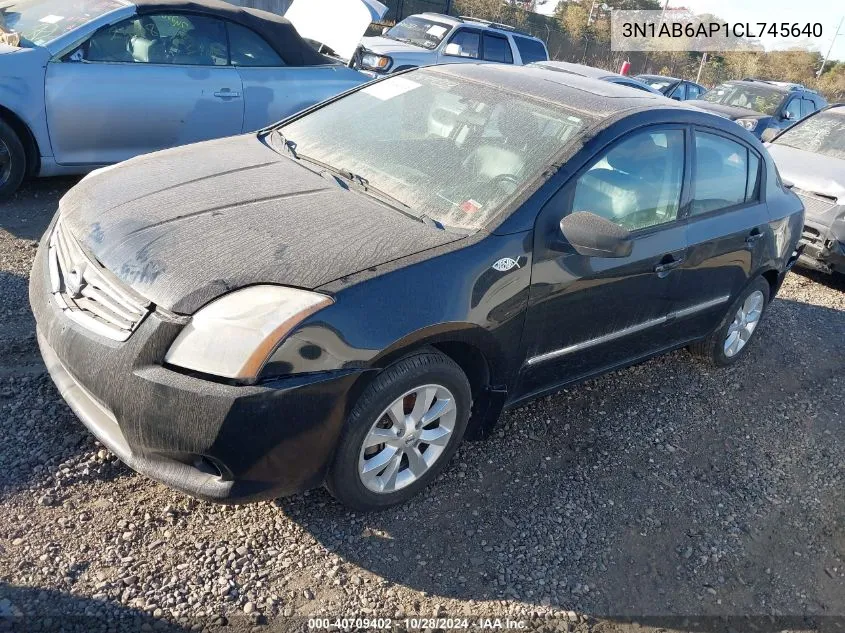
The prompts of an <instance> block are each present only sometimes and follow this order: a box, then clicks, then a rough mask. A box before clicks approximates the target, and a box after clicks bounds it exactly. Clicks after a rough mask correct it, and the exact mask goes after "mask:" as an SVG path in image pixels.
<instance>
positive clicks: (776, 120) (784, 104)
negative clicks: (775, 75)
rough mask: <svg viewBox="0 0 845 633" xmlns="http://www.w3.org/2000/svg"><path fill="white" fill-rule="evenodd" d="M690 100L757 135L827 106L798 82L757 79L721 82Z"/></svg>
mask: <svg viewBox="0 0 845 633" xmlns="http://www.w3.org/2000/svg"><path fill="white" fill-rule="evenodd" d="M691 103H692V104H693V105H695V106H697V107H699V108H702V109H704V110H707V111H709V112H713V113H714V114H718V115H720V116H723V117H725V118H728V119H730V120H731V121H734V122H736V123H738V124H739V125H741V126H742V127H744V128H745V129H746V130H748V131H749V132H751V133H752V134H753V135H754V136H756V137H757V138H760V137H761V136H762V135H763V132H765V131H766V130H767V129H769V128H774V129H776V130H783V129H785V128H787V127H789V126H790V125H792V124H794V123H795V122H796V121H799V120H801V119H802V118H804V117H805V116H807V115H809V114H812V113H813V112H815V111H816V110H819V109H821V108H823V107H824V106H826V105H827V101H825V99H824V97H822V96H821V95H820V94H818V93H817V92H814V91H813V90H809V89H807V88H804V87H803V86H799V85H798V84H786V83H780V82H772V81H761V80H758V79H743V80H741V81H728V82H725V83H723V84H719V85H718V86H716V87H715V88H713V89H712V90H710V91H708V92H706V93H705V94H704V95H703V96H702V97H700V98H699V99H696V100H695V101H692V102H691Z"/></svg>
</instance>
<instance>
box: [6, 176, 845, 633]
mask: <svg viewBox="0 0 845 633" xmlns="http://www.w3.org/2000/svg"><path fill="white" fill-rule="evenodd" d="M70 185H72V181H64V180H59V181H43V182H39V183H37V184H33V185H29V186H28V187H27V188H26V189H25V190H24V191H23V192H22V193H21V194H19V196H18V197H17V199H15V200H14V201H12V202H11V203H5V204H2V205H0V431H2V440H0V630H3V629H4V627H5V628H13V629H20V630H55V629H57V628H60V627H65V628H67V629H68V630H79V631H93V630H113V631H128V630H159V629H166V630H178V631H183V630H184V631H188V630H200V629H202V628H203V627H205V628H211V629H214V630H218V629H219V630H224V631H227V630H246V629H248V628H250V627H252V626H258V627H259V629H260V630H268V629H273V630H290V629H293V628H301V629H306V628H308V621H307V620H306V619H303V617H304V616H313V615H325V616H331V618H335V617H349V616H361V617H367V616H369V617H373V616H383V617H390V618H394V622H393V624H397V620H400V622H398V624H400V625H403V626H404V625H405V622H404V618H405V617H412V616H413V617H419V616H425V617H430V616H434V615H438V614H439V615H449V616H461V617H467V618H469V620H468V625H469V626H470V627H472V626H473V624H474V623H476V624H477V623H478V620H479V619H480V618H494V617H499V618H510V619H511V620H513V621H517V622H525V621H528V620H529V619H531V620H530V626H529V628H535V629H536V628H547V629H549V630H577V631H587V630H590V631H621V630H626V631H627V630H653V629H659V628H660V627H663V629H662V630H672V631H674V630H678V631H680V630H684V631H687V630H689V631H693V630H694V631H704V630H720V631H721V630H725V631H729V630H733V631H738V632H740V633H742V632H744V631H751V630H756V631H780V630H785V629H788V630H794V631H809V630H830V631H843V630H845V407H844V406H843V405H844V404H845V284H842V283H838V284H837V283H836V282H833V281H831V280H830V279H825V278H821V277H818V276H811V275H799V274H791V275H790V276H789V277H788V279H787V281H786V283H785V285H784V288H783V290H782V292H781V294H780V296H779V298H778V299H777V300H776V301H775V302H774V303H773V304H772V306H771V309H770V311H769V312H768V314H767V317H766V319H765V320H764V323H763V325H762V326H761V331H760V337H759V339H758V340H757V342H756V345H755V346H754V348H753V350H751V353H750V354H749V356H748V357H747V358H746V359H745V360H744V361H743V362H742V363H740V364H738V365H737V366H735V367H733V368H731V369H728V370H722V371H714V370H712V369H710V368H708V367H707V366H705V365H703V364H701V363H699V362H697V361H694V360H693V359H692V358H691V357H690V356H689V355H688V354H687V353H686V352H683V351H679V352H676V353H673V354H670V355H668V356H666V357H663V358H659V359H656V360H653V361H651V362H648V363H646V364H644V365H641V366H638V367H634V368H631V369H627V370H624V371H619V372H615V373H613V374H611V375H608V376H605V377H602V378H600V379H597V380H593V381H590V382H587V383H584V384H582V385H579V386H576V387H573V388H571V389H568V390H564V391H561V392H560V393H558V394H556V395H554V396H551V397H547V398H544V399H543V400H541V401H538V402H535V403H533V404H531V405H530V406H527V407H523V408H520V409H517V410H514V411H511V412H509V413H507V414H506V415H505V416H504V418H503V420H502V421H501V424H500V427H499V429H498V432H497V434H496V435H495V437H493V438H492V439H490V440H488V441H486V442H482V443H471V444H467V445H465V447H464V448H462V449H461V451H460V453H459V454H458V457H457V459H456V461H455V462H454V463H453V464H452V466H451V467H450V468H449V469H448V470H447V472H446V473H445V474H444V475H443V476H441V477H440V479H439V480H438V481H437V482H436V484H435V485H434V486H432V487H430V488H429V490H428V491H427V493H426V494H424V495H423V496H422V497H421V498H418V499H416V500H415V501H413V502H411V503H409V504H407V505H405V506H403V507H400V508H396V509H393V510H390V511H386V512H383V513H380V514H372V515H360V514H354V513H350V512H347V511H346V510H344V509H343V508H341V507H339V506H338V505H337V504H336V503H334V502H333V500H332V499H331V498H330V497H329V496H328V494H327V493H325V492H324V491H322V490H318V491H314V492H311V493H309V494H305V495H301V496H298V497H294V498H288V499H281V500H278V501H276V502H273V503H262V504H258V505H252V506H246V507H237V508H226V507H220V506H214V505H210V504H205V503H200V502H196V501H192V500H189V499H187V498H186V497H184V496H182V495H180V494H177V493H175V492H172V491H170V490H168V489H167V488H165V487H164V486H161V485H159V484H157V483H154V482H152V481H150V480H148V479H145V478H144V477H141V476H139V475H136V474H134V473H133V472H131V471H130V470H129V469H128V468H126V467H125V466H123V465H122V464H121V463H120V462H117V461H116V460H115V458H114V457H113V456H111V455H110V454H109V453H108V452H107V451H105V450H103V448H102V447H101V446H98V445H97V444H96V442H94V441H93V439H92V438H91V436H90V435H89V434H88V433H87V432H86V431H85V430H84V429H83V427H82V425H81V424H80V423H79V422H78V421H77V420H76V419H75V417H74V415H73V414H72V413H71V412H70V410H69V409H68V408H67V407H66V406H65V404H64V403H63V401H62V400H61V399H60V397H59V395H58V393H57V391H56V389H55V388H54V386H53V384H52V382H51V381H50V379H49V378H48V376H47V374H46V372H45V369H44V367H43V365H42V363H41V359H40V357H39V355H38V352H37V349H36V343H35V337H34V333H33V320H32V318H31V316H30V312H29V307H28V301H27V278H28V274H29V269H30V266H31V262H32V258H33V256H34V254H35V243H34V240H35V239H37V238H38V236H39V235H40V234H41V232H43V230H44V228H45V227H46V225H47V223H48V221H49V218H50V216H51V215H52V214H53V212H54V210H55V208H56V202H57V200H58V198H59V196H60V195H61V194H62V193H63V192H64V190H65V189H66V188H67V187H69V186H70ZM748 615H752V616H762V615H770V616H789V618H788V619H774V620H771V619H764V618H759V617H755V618H751V619H745V620H736V619H730V618H729V617H728V618H725V617H719V616H748ZM670 616H686V617H681V618H672V617H670ZM459 623H460V621H459ZM419 624H421V625H422V626H421V627H420V630H422V629H424V628H426V627H427V626H428V627H429V628H430V629H433V628H436V627H437V626H439V625H442V623H428V622H422V623H419ZM502 625H503V626H504V621H503V622H502Z"/></svg>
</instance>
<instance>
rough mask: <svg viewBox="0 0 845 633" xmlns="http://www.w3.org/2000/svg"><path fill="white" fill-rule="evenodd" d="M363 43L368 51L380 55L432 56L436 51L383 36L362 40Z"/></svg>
mask: <svg viewBox="0 0 845 633" xmlns="http://www.w3.org/2000/svg"><path fill="white" fill-rule="evenodd" d="M361 43H362V44H363V45H364V48H366V49H367V50H368V51H371V52H373V53H377V54H378V55H390V54H393V55H396V54H402V55H405V54H431V53H432V52H434V49H426V48H423V47H422V46H415V45H414V44H409V43H408V42H400V41H399V40H392V39H390V38H389V37H382V36H381V35H377V36H374V37H365V38H364V39H362V40H361Z"/></svg>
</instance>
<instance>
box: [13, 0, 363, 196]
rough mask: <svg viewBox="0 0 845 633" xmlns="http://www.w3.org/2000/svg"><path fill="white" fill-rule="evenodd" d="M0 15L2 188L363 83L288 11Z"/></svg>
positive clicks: (270, 118) (248, 126) (28, 8)
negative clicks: (2, 39) (10, 37)
mask: <svg viewBox="0 0 845 633" xmlns="http://www.w3.org/2000/svg"><path fill="white" fill-rule="evenodd" d="M2 6H3V7H4V8H0V23H2V24H4V25H5V26H4V29H5V30H6V31H7V32H12V31H13V32H14V33H15V34H16V38H15V39H16V41H17V40H19V42H18V44H19V45H18V46H10V45H8V44H6V45H3V44H0V197H3V196H8V195H10V194H11V193H13V192H14V191H15V190H16V189H17V188H18V186H19V185H20V183H21V181H22V179H23V178H24V177H25V176H27V175H29V176H54V175H60V174H81V173H86V172H88V171H90V170H92V169H95V168H97V167H100V166H103V165H108V164H112V163H117V162H119V161H122V160H126V159H127V158H131V157H132V156H136V155H138V154H143V153H147V152H152V151H156V150H160V149H164V148H167V147H173V146H174V145H184V144H187V143H193V142H196V141H202V140H206V139H211V138H216V137H221V136H229V135H232V134H240V133H242V132H244V131H247V130H257V129H258V128H261V127H263V126H265V125H268V124H270V123H273V122H275V121H279V120H280V119H282V118H283V117H285V116H287V115H289V114H292V113H293V112H296V111H298V110H301V109H303V108H305V107H307V106H310V105H312V104H314V103H316V102H318V101H322V100H323V99H325V98H327V97H330V96H333V95H335V94H337V93H339V92H342V91H344V90H347V89H348V88H351V87H353V86H356V85H358V84H361V83H363V82H365V81H368V80H369V78H368V77H366V76H365V75H362V74H361V73H359V72H357V71H355V70H353V69H351V68H346V67H345V66H344V65H343V64H340V63H338V62H336V61H334V60H331V59H329V58H327V57H325V56H323V55H320V54H318V53H317V51H315V50H314V49H313V48H312V47H311V46H310V45H309V44H307V43H306V42H304V41H303V40H302V38H301V37H300V36H299V35H298V34H297V32H296V30H295V29H294V27H293V26H292V25H291V24H290V23H289V22H288V21H287V20H285V19H284V18H282V17H279V16H277V15H274V14H272V13H266V12H263V11H256V10H253V9H243V8H239V7H235V6H234V5H231V4H228V3H226V2H220V1H219V0H185V1H184V2H180V1H176V0H168V1H166V2H164V1H160V0H136V1H135V2H133V3H131V4H130V3H129V2H126V1H124V0H78V1H76V2H72V3H69V2H67V1H66V0H13V1H11V2H5V3H3V5H2Z"/></svg>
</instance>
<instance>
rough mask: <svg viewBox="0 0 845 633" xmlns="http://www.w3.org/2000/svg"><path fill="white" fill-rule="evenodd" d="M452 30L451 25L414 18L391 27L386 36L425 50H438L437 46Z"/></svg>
mask: <svg viewBox="0 0 845 633" xmlns="http://www.w3.org/2000/svg"><path fill="white" fill-rule="evenodd" d="M451 30H452V25H451V24H445V23H443V22H436V21H435V20H429V19H428V18H423V17H419V16H412V17H410V18H405V19H404V20H402V21H401V22H399V24H396V25H395V26H393V27H391V28H390V30H388V31H387V33H385V34H384V36H385V37H389V38H390V39H392V40H399V41H400V42H408V43H410V44H414V45H416V46H422V47H423V48H437V45H438V44H440V42H442V41H443V38H444V37H445V36H446V34H447V33H448V32H449V31H451Z"/></svg>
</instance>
